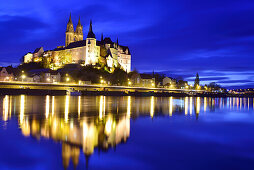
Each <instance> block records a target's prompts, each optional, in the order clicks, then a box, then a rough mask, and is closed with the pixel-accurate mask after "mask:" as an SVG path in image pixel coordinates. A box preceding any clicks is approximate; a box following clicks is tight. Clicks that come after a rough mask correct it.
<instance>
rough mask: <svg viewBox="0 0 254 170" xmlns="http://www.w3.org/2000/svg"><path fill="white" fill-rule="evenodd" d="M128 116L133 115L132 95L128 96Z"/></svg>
mask: <svg viewBox="0 0 254 170" xmlns="http://www.w3.org/2000/svg"><path fill="white" fill-rule="evenodd" d="M127 116H128V118H130V116H131V96H128V99H127Z"/></svg>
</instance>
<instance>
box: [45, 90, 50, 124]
mask: <svg viewBox="0 0 254 170" xmlns="http://www.w3.org/2000/svg"><path fill="white" fill-rule="evenodd" d="M45 114H46V119H48V116H49V95H47V96H46V113H45Z"/></svg>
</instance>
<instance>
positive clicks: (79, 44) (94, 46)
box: [24, 15, 131, 72]
mask: <svg viewBox="0 0 254 170" xmlns="http://www.w3.org/2000/svg"><path fill="white" fill-rule="evenodd" d="M42 60H44V61H46V63H49V68H53V69H56V68H61V67H62V66H63V65H65V64H71V63H73V64H82V65H97V64H99V63H104V65H105V66H107V67H108V68H109V69H110V70H112V68H115V67H118V66H119V67H121V68H122V69H123V70H125V71H126V72H130V71H131V54H130V51H129V48H128V47H127V46H121V45H119V44H118V39H117V42H113V41H112V40H111V39H110V38H108V37H107V38H103V34H102V36H101V40H100V41H99V40H97V39H96V36H95V34H94V33H93V28H92V21H90V26H89V32H88V34H87V36H86V39H85V40H84V34H83V26H82V25H81V21H80V18H79V21H78V25H77V27H76V30H74V27H73V23H72V19H71V15H70V17H69V21H68V23H67V28H66V32H65V46H59V47H57V48H56V49H54V50H49V51H44V50H43V48H42V47H41V48H38V49H36V50H35V51H34V53H28V54H26V55H25V56H24V63H29V62H41V61H42Z"/></svg>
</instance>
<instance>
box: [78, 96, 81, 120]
mask: <svg viewBox="0 0 254 170" xmlns="http://www.w3.org/2000/svg"><path fill="white" fill-rule="evenodd" d="M80 112H81V96H78V118H79V119H80Z"/></svg>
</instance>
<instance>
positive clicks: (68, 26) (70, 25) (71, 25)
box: [66, 13, 74, 32]
mask: <svg viewBox="0 0 254 170" xmlns="http://www.w3.org/2000/svg"><path fill="white" fill-rule="evenodd" d="M66 32H74V28H73V23H72V20H71V13H70V17H69V21H68V24H67V29H66Z"/></svg>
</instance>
